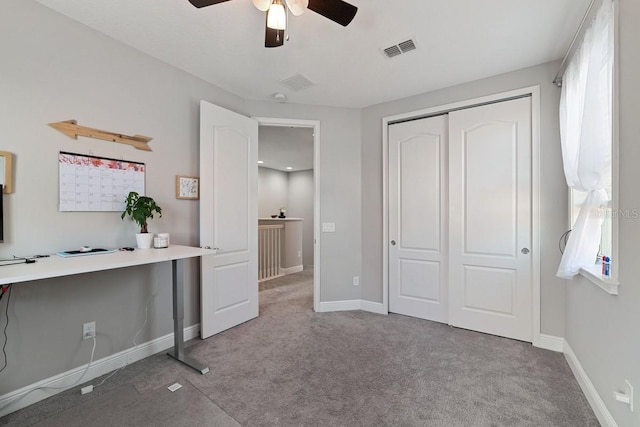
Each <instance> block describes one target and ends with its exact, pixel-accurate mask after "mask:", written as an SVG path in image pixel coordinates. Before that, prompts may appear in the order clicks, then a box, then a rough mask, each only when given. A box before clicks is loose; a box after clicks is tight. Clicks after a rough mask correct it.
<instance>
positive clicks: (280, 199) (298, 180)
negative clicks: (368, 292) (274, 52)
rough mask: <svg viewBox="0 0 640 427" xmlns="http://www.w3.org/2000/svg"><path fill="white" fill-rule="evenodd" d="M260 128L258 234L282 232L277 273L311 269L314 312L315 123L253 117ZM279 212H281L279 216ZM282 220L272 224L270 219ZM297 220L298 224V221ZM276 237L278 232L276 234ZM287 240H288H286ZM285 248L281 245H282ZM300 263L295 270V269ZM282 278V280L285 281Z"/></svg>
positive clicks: (317, 246)
mask: <svg viewBox="0 0 640 427" xmlns="http://www.w3.org/2000/svg"><path fill="white" fill-rule="evenodd" d="M255 119H256V120H257V121H258V125H259V135H260V136H259V139H258V146H259V157H260V158H259V159H258V161H259V162H262V163H259V164H258V166H259V180H260V181H259V187H261V191H259V203H258V204H259V215H258V216H259V218H262V220H260V223H261V224H265V226H264V227H263V228H269V227H267V226H266V225H267V224H271V227H272V228H278V227H282V229H283V231H284V232H287V231H286V230H285V229H284V228H285V227H287V228H288V229H289V230H291V231H290V232H289V234H288V236H289V237H290V236H295V235H296V234H297V233H298V232H299V233H300V235H301V237H302V239H301V242H300V247H299V248H298V247H297V246H296V245H297V243H295V241H294V242H288V244H289V248H288V250H287V249H285V250H284V251H283V253H282V262H284V263H285V264H283V265H281V266H279V267H278V269H277V270H278V272H280V271H282V272H285V273H297V272H300V271H301V270H302V269H303V268H305V269H310V268H313V309H314V311H318V308H319V301H320V239H319V238H318V230H319V219H320V191H319V187H320V170H319V167H318V163H319V162H317V161H316V159H318V158H319V149H320V147H319V141H320V122H319V121H315V120H298V119H279V118H265V117H256V118H255ZM281 209H282V210H283V211H284V212H283V213H282V214H281ZM274 215H275V216H277V217H281V216H285V217H286V218H284V219H283V218H277V217H276V218H272V217H273V216H274ZM300 220H301V221H300ZM275 231H276V232H279V231H278V230H275ZM285 240H287V239H285ZM286 243H287V242H282V244H286ZM298 262H299V264H298ZM285 277H286V276H285Z"/></svg>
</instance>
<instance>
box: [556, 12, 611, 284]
mask: <svg viewBox="0 0 640 427" xmlns="http://www.w3.org/2000/svg"><path fill="white" fill-rule="evenodd" d="M594 7H597V9H596V12H595V14H594V15H593V18H592V19H591V20H590V22H587V27H586V30H585V32H584V36H583V37H582V40H581V42H580V43H579V44H578V47H577V49H576V50H575V52H573V54H572V56H571V57H570V59H569V61H568V63H567V67H566V70H565V72H564V75H563V77H562V95H561V101H560V133H561V142H562V159H563V164H564V172H565V177H566V180H567V184H568V185H569V188H570V189H571V219H572V224H571V227H572V230H573V231H572V232H571V235H570V237H569V241H568V243H567V247H566V248H565V251H564V254H563V256H562V260H561V262H560V266H559V268H558V276H559V277H563V278H571V277H573V276H575V275H576V274H577V273H578V272H579V271H580V270H581V269H590V270H591V271H593V267H594V265H595V264H596V262H597V259H598V256H600V257H602V256H608V257H609V258H610V259H612V262H613V263H615V261H616V260H615V259H614V255H615V254H614V248H615V242H614V239H615V237H616V236H615V235H614V234H615V233H614V232H613V230H614V229H615V221H616V218H615V215H613V213H614V212H616V211H615V210H614V209H613V207H614V206H616V202H615V200H614V196H615V194H616V192H615V191H614V190H615V189H614V187H613V184H614V180H613V172H614V171H613V164H614V159H615V157H614V126H613V123H614V108H613V106H614V67H613V64H614V4H613V0H602V1H601V2H600V3H598V2H596V3H595V5H594ZM612 271H617V269H612Z"/></svg>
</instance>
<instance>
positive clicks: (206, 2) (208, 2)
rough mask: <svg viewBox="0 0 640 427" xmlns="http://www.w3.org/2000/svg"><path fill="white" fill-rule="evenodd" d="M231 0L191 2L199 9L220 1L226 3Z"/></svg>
mask: <svg viewBox="0 0 640 427" xmlns="http://www.w3.org/2000/svg"><path fill="white" fill-rule="evenodd" d="M225 1H229V0H189V3H191V4H192V5H194V6H195V7H197V8H198V9H199V8H201V7H207V6H211V5H214V4H218V3H224V2H225Z"/></svg>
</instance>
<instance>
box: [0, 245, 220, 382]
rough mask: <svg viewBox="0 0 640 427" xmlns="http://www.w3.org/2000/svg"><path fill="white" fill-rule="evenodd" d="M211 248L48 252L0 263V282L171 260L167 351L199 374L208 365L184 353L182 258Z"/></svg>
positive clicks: (204, 372) (206, 253)
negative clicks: (17, 261)
mask: <svg viewBox="0 0 640 427" xmlns="http://www.w3.org/2000/svg"><path fill="white" fill-rule="evenodd" d="M213 254H215V250H212V249H201V248H194V247H189V246H176V245H172V246H169V247H168V248H165V249H136V250H135V251H133V252H128V251H116V252H113V253H107V254H97V255H84V256H79V257H72V258H62V257H59V256H57V255H51V256H50V257H48V258H38V259H37V262H35V263H33V264H26V263H20V264H13V265H7V266H3V267H0V285H6V284H12V283H22V282H30V281H33V280H41V279H51V278H54V277H62V276H72V275H76V274H82V273H91V272H95V271H104V270H113V269H116V268H124V267H133V266H136V265H144V264H155V263H158V262H165V261H171V272H172V279H173V280H172V282H173V335H174V345H173V350H171V351H169V352H168V353H167V354H168V355H169V356H171V357H173V358H174V359H176V360H178V361H180V362H182V363H184V364H185V365H187V366H189V367H191V368H193V369H195V370H196V371H199V372H200V373H202V374H206V373H207V372H209V368H207V367H204V366H202V365H200V364H199V363H196V362H195V361H194V360H192V359H190V358H188V357H186V356H185V355H184V324H183V323H184V283H183V280H184V273H183V265H182V260H184V259H186V258H196V257H201V256H205V255H213Z"/></svg>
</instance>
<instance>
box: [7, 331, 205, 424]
mask: <svg viewBox="0 0 640 427" xmlns="http://www.w3.org/2000/svg"><path fill="white" fill-rule="evenodd" d="M199 335H200V324H196V325H193V326H189V327H187V328H184V340H185V341H188V340H190V339H192V338H195V337H197V336H199ZM99 344H100V340H99V339H98V345H99ZM171 347H173V333H171V334H168V335H165V336H163V337H160V338H156V339H154V340H151V341H149V342H146V343H143V344H140V345H138V347H137V348H136V347H132V348H130V349H127V350H124V351H121V352H119V353H116V354H112V355H111V356H107V357H105V358H103V359H100V360H96V361H94V362H93V363H92V364H91V367H90V368H89V370H88V371H87V373H86V375H85V376H84V378H83V379H82V380H81V382H80V383H78V384H76V385H71V386H67V385H66V384H74V383H75V382H76V381H78V379H79V378H80V377H81V376H82V373H83V372H84V370H85V369H87V365H82V366H79V367H77V368H74V369H71V370H69V371H67V372H63V373H61V374H58V375H55V376H53V377H50V378H46V379H44V380H41V381H38V382H37V383H34V384H30V385H28V386H25V387H22V388H21V389H18V390H15V391H12V392H9V393H7V394H4V395H2V396H0V417H2V416H5V415H7V414H10V413H11V412H15V411H17V410H18V409H22V408H25V407H27V406H29V405H31V404H34V403H36V402H39V401H41V400H43V399H46V398H48V397H50V396H53V395H55V394H58V393H61V392H63V391H65V390H68V389H70V388H74V387H79V386H80V384H83V383H85V382H87V381H91V380H92V379H94V378H97V377H99V376H101V375H104V374H106V373H109V372H112V371H113V370H115V369H118V368H121V367H123V366H125V365H128V364H131V363H134V362H137V361H138V360H141V359H144V358H145V357H149V356H151V355H153V354H156V353H159V352H161V351H164V350H166V349H168V348H171ZM45 387H55V388H45ZM78 393H80V390H79V388H78Z"/></svg>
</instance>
